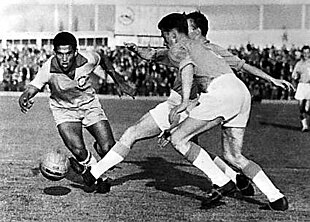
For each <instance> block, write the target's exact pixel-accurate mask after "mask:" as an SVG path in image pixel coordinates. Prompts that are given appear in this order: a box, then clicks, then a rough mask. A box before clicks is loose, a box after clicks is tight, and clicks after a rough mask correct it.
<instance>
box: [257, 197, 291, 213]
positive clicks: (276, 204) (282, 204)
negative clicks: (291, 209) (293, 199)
mask: <svg viewBox="0 0 310 222" xmlns="http://www.w3.org/2000/svg"><path fill="white" fill-rule="evenodd" d="M260 209H261V210H276V211H285V210H287V209H288V201H287V198H286V197H282V198H280V199H278V200H276V201H273V202H268V203H267V204H265V205H263V206H262V207H260Z"/></svg>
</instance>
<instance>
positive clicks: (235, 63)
mask: <svg viewBox="0 0 310 222" xmlns="http://www.w3.org/2000/svg"><path fill="white" fill-rule="evenodd" d="M209 47H210V48H211V50H212V51H213V52H214V53H215V54H217V55H218V56H220V57H221V58H223V59H224V60H225V62H226V63H227V64H228V65H229V66H230V67H231V68H232V69H234V70H236V71H240V70H241V69H242V66H243V65H244V64H245V60H243V59H240V58H239V57H238V56H235V55H233V54H232V53H230V52H229V51H228V50H226V49H224V48H222V47H221V46H218V45H216V44H209Z"/></svg>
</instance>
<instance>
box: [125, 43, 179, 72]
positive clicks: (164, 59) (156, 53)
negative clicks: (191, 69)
mask: <svg viewBox="0 0 310 222" xmlns="http://www.w3.org/2000/svg"><path fill="white" fill-rule="evenodd" d="M124 46H125V47H126V48H127V49H128V50H129V51H132V52H134V53H136V54H137V55H138V56H139V57H140V58H142V59H144V60H147V61H149V62H156V63H160V64H163V65H167V66H173V67H174V66H175V65H174V64H172V63H171V61H170V59H169V58H168V49H154V48H149V47H148V48H142V47H138V46H137V45H136V44H135V43H129V42H124Z"/></svg>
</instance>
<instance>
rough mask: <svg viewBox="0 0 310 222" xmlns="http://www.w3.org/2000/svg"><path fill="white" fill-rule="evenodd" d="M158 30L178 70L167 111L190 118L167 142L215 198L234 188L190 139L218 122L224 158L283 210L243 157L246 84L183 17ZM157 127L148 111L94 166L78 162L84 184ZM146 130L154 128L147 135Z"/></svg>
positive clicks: (284, 202) (164, 22)
mask: <svg viewBox="0 0 310 222" xmlns="http://www.w3.org/2000/svg"><path fill="white" fill-rule="evenodd" d="M159 28H160V30H161V31H162V36H163V38H164V40H165V44H166V45H167V46H168V47H169V48H170V49H169V51H168V56H169V59H170V61H172V63H174V64H175V65H177V66H178V67H179V70H180V73H179V76H178V77H177V80H176V82H179V83H181V84H179V85H178V86H180V87H181V89H180V90H179V92H181V95H182V97H181V101H179V103H178V104H176V105H175V106H174V107H173V108H172V109H171V107H167V109H168V110H169V109H170V113H169V119H170V122H173V121H175V119H179V115H180V114H182V113H183V112H187V115H188V117H186V119H185V120H184V121H183V122H181V123H180V125H178V127H177V128H176V129H174V130H172V131H171V132H170V135H171V136H170V135H168V138H166V139H169V140H170V141H171V143H172V144H173V146H174V147H175V148H176V149H177V150H178V151H179V152H180V153H182V154H183V155H184V156H185V158H186V159H187V160H188V161H190V162H191V163H193V165H195V166H196V167H198V168H199V169H201V170H202V171H203V172H204V173H206V174H207V175H208V176H209V178H210V179H211V180H212V182H213V183H215V184H218V186H219V188H218V189H216V190H215V191H214V192H213V193H212V195H211V196H210V200H211V201H212V200H218V199H219V198H220V197H221V195H222V194H223V193H224V192H223V191H224V190H226V191H230V190H233V189H234V184H233V183H232V182H231V179H230V178H229V177H228V176H227V175H225V174H224V173H223V172H222V171H221V170H220V169H219V168H218V167H217V165H215V164H214V162H213V161H212V159H211V158H210V156H209V154H208V153H207V152H205V151H204V149H202V148H201V147H200V146H198V145H197V144H195V143H193V142H191V141H190V139H191V138H192V137H193V136H195V135H197V134H199V133H201V132H203V131H205V130H208V129H211V128H212V127H214V126H216V125H218V124H221V125H222V129H223V130H222V132H223V134H222V135H223V149H224V157H225V158H226V159H227V160H228V161H230V163H231V164H232V165H234V166H236V167H238V168H239V169H240V170H241V171H242V172H243V173H244V174H245V175H246V176H248V177H249V178H251V179H252V181H253V182H254V183H255V184H256V185H257V187H258V188H259V189H260V190H261V191H262V192H263V193H264V194H265V195H266V196H267V198H268V200H269V204H268V205H266V207H267V208H272V209H275V210H286V209H287V208H288V203H287V200H286V198H285V197H284V195H283V194H282V193H281V192H280V191H279V190H278V189H277V188H276V187H275V186H274V185H273V184H272V182H271V181H270V180H269V178H268V177H267V176H266V174H265V173H264V172H263V170H262V169H261V168H260V166H258V165H257V164H256V163H254V162H253V161H250V160H248V159H246V158H245V157H244V156H243V155H242V154H241V148H242V142H243V136H244V130H245V126H246V123H247V121H248V117H249V112H250V102H251V99H250V94H249V92H248V90H247V88H246V87H245V85H244V84H243V83H242V82H241V81H240V80H239V79H238V78H237V77H236V76H235V75H234V74H233V72H232V70H231V69H230V68H229V66H228V65H227V63H225V61H223V60H221V59H219V58H218V57H217V56H216V55H215V54H214V52H212V51H211V50H210V49H208V48H207V47H205V45H204V44H203V43H201V41H199V40H195V41H194V40H191V39H190V38H189V36H188V25H187V21H186V19H185V17H184V15H182V14H176V13H174V14H171V15H168V16H167V17H165V18H163V19H162V20H161V22H160V23H159ZM194 80H195V81H197V82H198V85H199V93H200V97H199V100H198V101H199V104H200V105H198V106H193V105H192V104H193V103H192V101H191V100H190V95H191V88H192V85H193V82H194ZM284 85H285V84H284ZM223 86H225V87H224V88H223ZM223 89H225V91H224V90H223ZM226 90H227V91H226ZM176 97H178V95H176ZM179 98H180V97H179ZM166 119H167V118H166ZM168 122H169V121H168ZM156 124H157V123H156V121H155V119H154V118H153V117H152V116H151V114H150V113H147V114H146V115H144V116H143V117H142V118H141V119H140V120H139V121H138V123H137V124H135V125H134V126H132V127H130V128H128V129H127V130H126V132H125V133H124V134H123V135H122V137H121V138H120V140H119V142H117V143H116V144H115V145H114V146H113V148H112V149H111V150H110V151H109V152H108V153H107V155H106V156H105V157H104V158H103V159H102V160H101V161H99V162H98V163H97V164H95V165H92V166H91V167H88V168H86V169H85V170H84V167H83V166H82V167H81V165H79V164H76V165H75V167H76V168H77V170H78V171H79V170H80V171H81V173H82V174H83V178H84V181H85V183H86V184H88V185H91V184H93V183H95V182H96V180H97V179H98V178H99V177H100V176H101V174H103V173H104V172H106V171H107V170H108V169H110V168H111V167H113V166H114V165H116V164H118V163H119V162H121V161H122V160H123V159H124V158H125V157H126V155H127V154H128V152H129V150H130V148H131V146H132V145H133V143H134V142H135V141H136V140H138V139H142V138H144V137H148V136H149V133H151V134H152V135H155V134H158V133H160V130H159V128H158V127H157V128H156V129H155V128H154V125H156ZM145 129H153V130H149V132H146V131H145ZM137 132H139V133H137ZM74 164H75V163H74ZM74 164H73V165H74Z"/></svg>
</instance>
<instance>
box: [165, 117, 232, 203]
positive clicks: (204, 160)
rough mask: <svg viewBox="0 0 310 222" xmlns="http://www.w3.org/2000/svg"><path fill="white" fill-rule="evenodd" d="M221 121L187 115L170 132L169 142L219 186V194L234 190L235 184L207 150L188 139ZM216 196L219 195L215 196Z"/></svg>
mask: <svg viewBox="0 0 310 222" xmlns="http://www.w3.org/2000/svg"><path fill="white" fill-rule="evenodd" d="M222 121H223V119H222V118H221V117H218V118H216V119H214V120H209V121H208V120H198V119H194V118H191V117H188V118H186V119H185V120H184V121H183V122H182V123H181V124H180V125H179V126H178V128H177V129H175V130H174V131H173V132H172V133H171V143H172V145H173V146H174V147H175V149H176V150H178V151H179V152H180V153H181V154H182V155H183V156H184V157H185V158H186V159H187V160H188V161H189V162H190V163H192V164H193V165H194V166H195V167H197V168H198V169H200V170H201V171H202V172H204V173H205V174H206V175H207V176H208V177H209V178H210V180H211V181H212V183H213V184H215V185H217V186H218V187H219V189H218V190H219V192H221V193H220V195H226V194H227V193H229V192H232V191H234V190H235V184H234V183H233V182H232V181H231V180H230V178H229V177H228V176H227V175H225V174H224V173H223V171H221V169H220V168H219V167H218V166H217V165H216V164H215V163H214V162H213V160H212V159H211V157H210V155H209V154H208V152H206V151H205V150H204V149H203V148H202V147H200V146H199V145H197V144H195V143H193V142H191V141H190V139H191V138H192V137H193V136H195V135H198V134H199V133H201V132H204V131H206V130H209V129H211V128H213V127H215V126H217V125H219V124H220V123H221V122H222ZM212 198H213V197H212ZM217 198H220V197H219V196H217V197H216V199H217ZM216 199H214V200H216Z"/></svg>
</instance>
